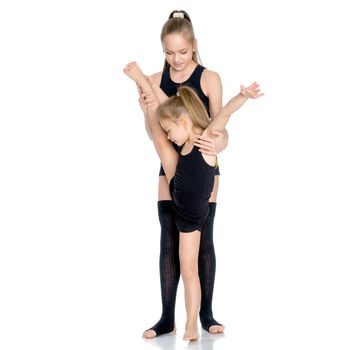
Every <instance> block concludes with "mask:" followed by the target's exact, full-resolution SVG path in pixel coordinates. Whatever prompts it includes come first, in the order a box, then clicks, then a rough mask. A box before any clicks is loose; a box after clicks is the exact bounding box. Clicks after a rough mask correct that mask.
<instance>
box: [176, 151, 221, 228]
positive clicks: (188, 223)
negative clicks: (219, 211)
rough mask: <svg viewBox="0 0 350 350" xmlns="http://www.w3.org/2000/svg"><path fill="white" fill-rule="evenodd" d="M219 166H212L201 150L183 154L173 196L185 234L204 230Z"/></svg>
mask: <svg viewBox="0 0 350 350" xmlns="http://www.w3.org/2000/svg"><path fill="white" fill-rule="evenodd" d="M214 177H215V166H211V165H209V164H208V163H207V162H206V161H205V160H204V158H203V155H202V153H201V152H199V148H198V147H196V146H194V147H193V149H192V150H191V152H190V153H188V154H186V155H182V154H180V155H179V161H178V163H177V166H176V172H175V176H174V177H173V178H172V179H171V182H170V193H171V197H172V200H173V208H174V211H175V213H176V214H177V215H176V224H177V226H178V229H179V231H181V232H192V231H194V230H199V231H201V229H202V225H203V223H204V221H205V219H206V218H207V215H208V211H209V198H210V195H211V192H212V191H213V186H214Z"/></svg>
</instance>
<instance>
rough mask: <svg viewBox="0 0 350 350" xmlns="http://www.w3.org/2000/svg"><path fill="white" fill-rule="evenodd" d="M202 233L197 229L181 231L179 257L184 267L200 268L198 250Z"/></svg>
mask: <svg viewBox="0 0 350 350" xmlns="http://www.w3.org/2000/svg"><path fill="white" fill-rule="evenodd" d="M200 238H201V233H200V231H198V230H196V231H193V232H180V243H179V257H180V264H181V267H182V268H185V269H186V268H190V269H192V268H193V267H196V268H198V252H199V243H200Z"/></svg>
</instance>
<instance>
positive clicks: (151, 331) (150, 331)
mask: <svg viewBox="0 0 350 350" xmlns="http://www.w3.org/2000/svg"><path fill="white" fill-rule="evenodd" d="M171 333H172V334H176V327H175V328H174V330H173V331H172V332H171ZM158 335H160V334H157V333H156V331H155V330H154V329H147V331H144V332H143V334H142V337H143V338H145V339H152V338H155V337H157V336H158Z"/></svg>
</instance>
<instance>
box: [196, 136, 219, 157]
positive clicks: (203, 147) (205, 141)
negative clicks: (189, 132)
mask: <svg viewBox="0 0 350 350" xmlns="http://www.w3.org/2000/svg"><path fill="white" fill-rule="evenodd" d="M194 145H195V146H197V147H198V148H199V151H200V152H202V153H204V154H207V155H210V156H215V155H216V154H217V151H216V147H215V141H214V139H212V138H209V137H204V136H198V137H196V138H195V143H194Z"/></svg>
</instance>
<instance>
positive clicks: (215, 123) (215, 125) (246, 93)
mask: <svg viewBox="0 0 350 350" xmlns="http://www.w3.org/2000/svg"><path fill="white" fill-rule="evenodd" d="M263 95H264V94H263V93H260V89H259V84H258V83H257V82H254V83H253V84H251V85H250V86H248V87H247V88H246V87H244V86H243V85H241V91H240V93H239V94H237V95H236V96H234V97H233V98H231V100H230V101H229V102H228V103H227V104H226V105H225V106H224V107H223V108H222V109H221V111H220V112H219V113H218V114H217V115H216V116H215V118H213V119H212V121H211V122H210V124H209V126H208V127H207V128H206V130H205V134H209V133H210V132H212V131H213V130H217V131H222V130H224V129H225V126H226V124H227V122H228V121H229V119H230V116H231V114H232V113H234V112H235V111H237V110H238V109H239V108H240V107H241V106H242V105H243V104H244V103H245V102H246V101H247V100H248V98H252V99H256V98H258V97H260V96H263Z"/></svg>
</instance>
